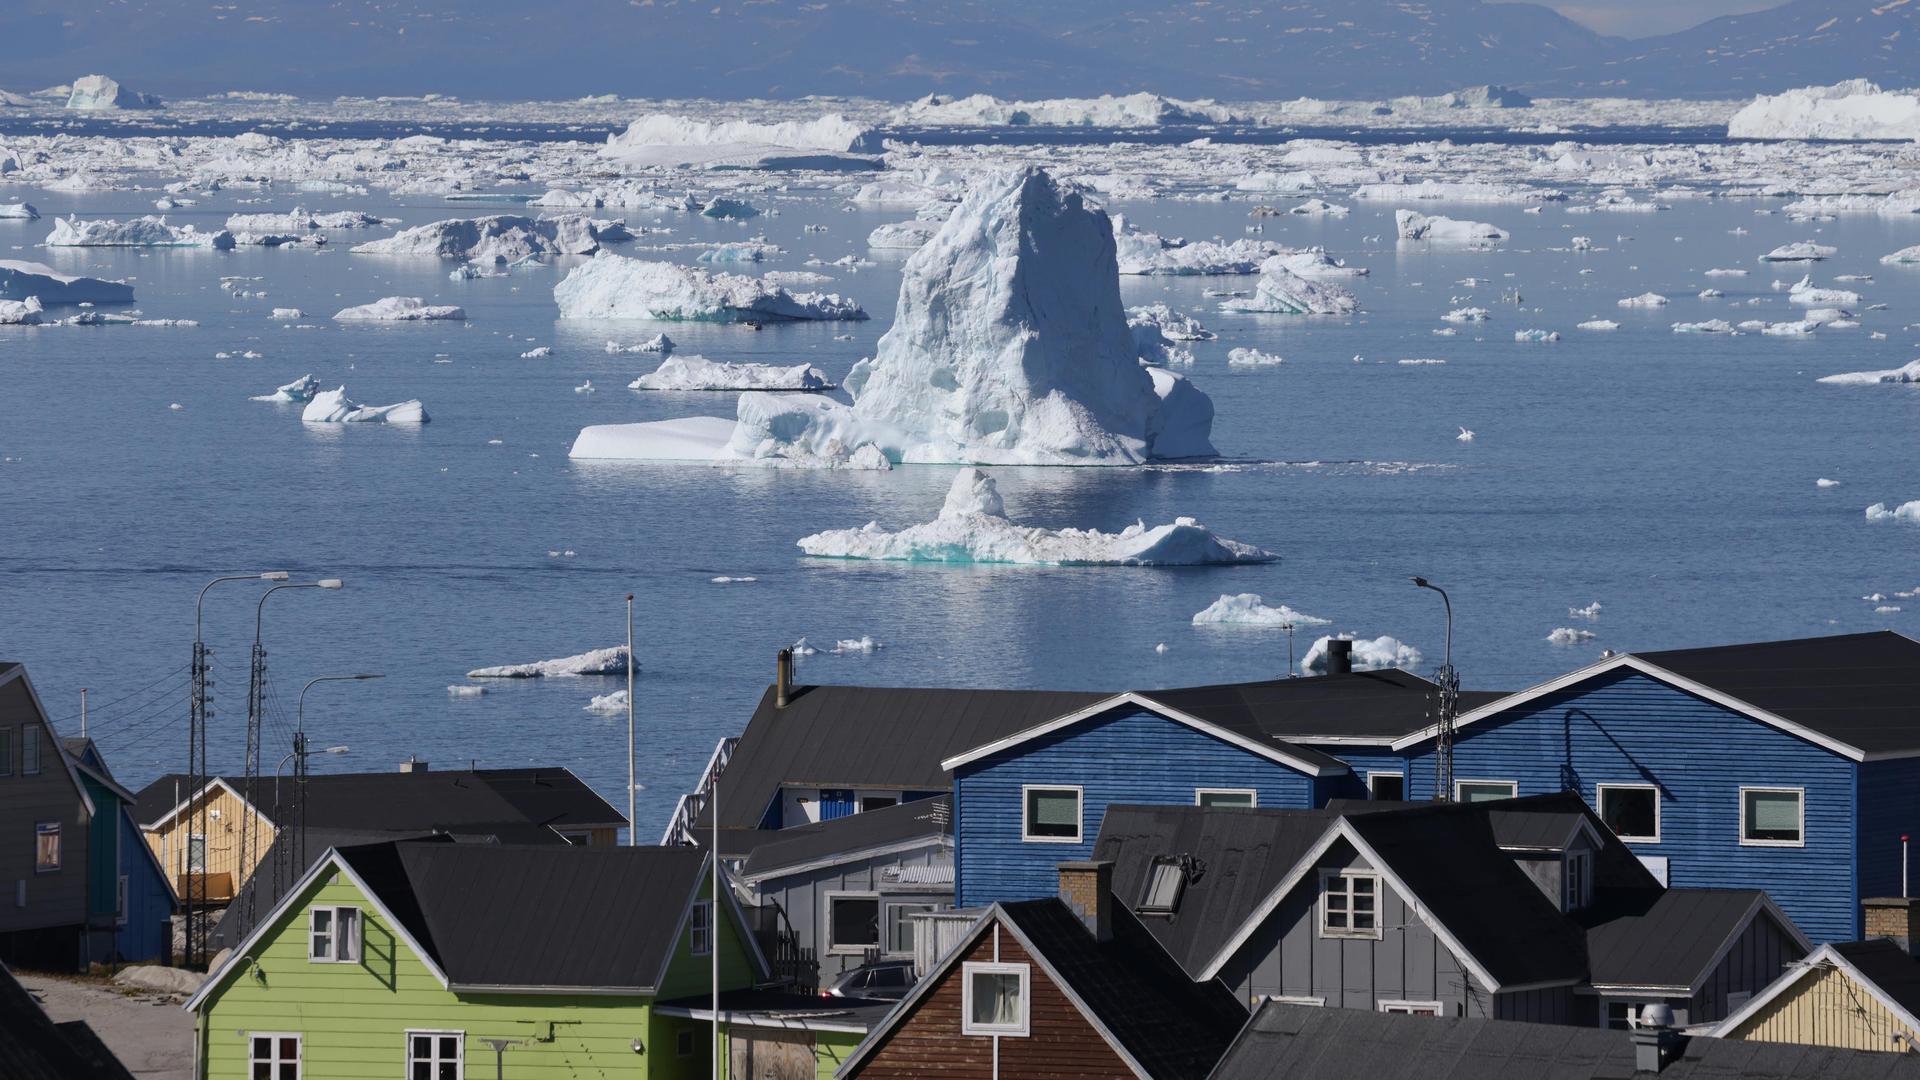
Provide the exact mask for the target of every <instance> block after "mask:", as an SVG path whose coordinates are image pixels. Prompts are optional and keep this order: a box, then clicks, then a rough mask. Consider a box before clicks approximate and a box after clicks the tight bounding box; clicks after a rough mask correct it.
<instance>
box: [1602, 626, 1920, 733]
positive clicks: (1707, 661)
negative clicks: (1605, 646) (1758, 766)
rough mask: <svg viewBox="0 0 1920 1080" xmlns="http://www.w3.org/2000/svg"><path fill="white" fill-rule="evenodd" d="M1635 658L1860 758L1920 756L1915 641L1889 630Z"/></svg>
mask: <svg viewBox="0 0 1920 1080" xmlns="http://www.w3.org/2000/svg"><path fill="white" fill-rule="evenodd" d="M1634 655H1636V656H1638V657H1640V658H1641V659H1643V660H1646V661H1647V662H1649V663H1652V664H1657V665H1659V666H1660V667H1663V668H1665V669H1667V670H1668V671H1671V672H1673V673H1674V674H1676V675H1679V676H1682V677H1684V678H1687V679H1691V680H1693V681H1694V682H1697V683H1701V684H1703V685H1705V686H1708V687H1711V688H1712V689H1714V690H1718V691H1720V692H1721V693H1723V694H1727V695H1729V696H1732V697H1736V698H1739V699H1740V700H1741V701H1744V702H1747V703H1749V704H1751V705H1755V706H1757V707H1759V708H1761V709H1765V710H1766V711H1768V712H1770V713H1773V714H1775V715H1776V716H1780V717H1782V718H1784V719H1786V720H1790V721H1792V722H1793V723H1796V724H1799V725H1800V726H1802V727H1805V728H1808V729H1811V730H1813V731H1816V732H1819V733H1820V734H1822V735H1825V736H1827V737H1828V738H1831V739H1835V740H1838V741H1840V742H1843V743H1846V744H1847V745H1849V746H1853V747H1857V748H1859V749H1860V750H1862V751H1865V752H1866V753H1869V754H1873V753H1900V752H1907V751H1920V641H1915V640H1913V639H1912V638H1909V637H1905V636H1903V635H1901V634H1896V633H1894V632H1893V631H1891V630H1878V631H1874V632H1872V633H1866V634H1838V635H1834V636H1831V637H1815V638H1798V639H1795V640H1791V641H1763V642H1756V643H1753V644H1748V645H1722V646H1718V647H1714V648H1705V649H1670V650H1664V651H1660V652H1643V653H1635V654H1634Z"/></svg>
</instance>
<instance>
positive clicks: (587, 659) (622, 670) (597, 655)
mask: <svg viewBox="0 0 1920 1080" xmlns="http://www.w3.org/2000/svg"><path fill="white" fill-rule="evenodd" d="M626 673H627V647H626V646H625V645H615V646H614V647H613V648H611V649H594V650H593V651H591V652H583V653H581V654H580V655H578V656H563V657H561V658H560V659H558V660H538V661H535V662H533V663H531V664H500V665H497V666H495V667H483V668H474V669H473V670H472V671H469V672H467V678H469V679H547V678H555V677H560V676H569V675H625V674H626Z"/></svg>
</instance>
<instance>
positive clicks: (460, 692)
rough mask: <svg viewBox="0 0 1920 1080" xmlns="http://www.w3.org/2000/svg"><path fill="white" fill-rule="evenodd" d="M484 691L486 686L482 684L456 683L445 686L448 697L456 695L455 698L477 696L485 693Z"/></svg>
mask: <svg viewBox="0 0 1920 1080" xmlns="http://www.w3.org/2000/svg"><path fill="white" fill-rule="evenodd" d="M486 692H487V688H486V687H484V686H463V685H460V684H458V683H456V684H454V685H453V686H449V687H447V696H448V697H457V698H468V697H479V696H481V695H482V694H485V693H486Z"/></svg>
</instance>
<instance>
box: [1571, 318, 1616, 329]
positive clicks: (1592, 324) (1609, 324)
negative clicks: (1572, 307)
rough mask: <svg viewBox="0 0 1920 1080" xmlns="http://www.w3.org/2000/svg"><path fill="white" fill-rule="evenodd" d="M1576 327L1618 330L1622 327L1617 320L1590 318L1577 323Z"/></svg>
mask: <svg viewBox="0 0 1920 1080" xmlns="http://www.w3.org/2000/svg"><path fill="white" fill-rule="evenodd" d="M1574 329H1575V330H1618V329H1620V324H1619V323H1617V322H1614V321H1613V320H1612V319H1588V320H1587V321H1586V322H1583V323H1578V324H1576V325H1575V326H1574Z"/></svg>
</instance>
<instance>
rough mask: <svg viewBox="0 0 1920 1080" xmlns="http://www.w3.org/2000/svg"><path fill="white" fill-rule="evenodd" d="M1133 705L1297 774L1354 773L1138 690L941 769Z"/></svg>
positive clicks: (958, 757) (957, 758)
mask: <svg viewBox="0 0 1920 1080" xmlns="http://www.w3.org/2000/svg"><path fill="white" fill-rule="evenodd" d="M1129 705H1131V706H1134V707H1136V708H1141V709H1145V710H1147V711H1148V712H1150V713H1154V714H1155V715H1157V716H1159V717H1161V718H1162V719H1165V720H1171V721H1173V722H1174V723H1176V724H1182V725H1185V726H1186V727H1189V728H1192V729H1193V730H1195V731H1198V732H1200V733H1201V734H1202V735H1210V736H1212V737H1213V738H1216V739H1219V740H1220V741H1222V742H1226V743H1231V744H1232V745H1234V746H1237V747H1239V748H1240V749H1242V750H1247V751H1250V752H1252V753H1255V754H1258V755H1259V756H1261V757H1263V758H1266V759H1268V760H1269V761H1277V762H1279V763H1280V764H1282V765H1285V766H1286V767H1288V768H1290V769H1292V770H1294V771H1295V772H1298V773H1302V774H1304V775H1307V776H1312V777H1321V776H1345V775H1347V774H1348V773H1350V772H1352V771H1353V770H1351V769H1349V768H1348V767H1347V766H1345V765H1317V764H1315V763H1313V762H1311V761H1308V760H1306V759H1305V758H1302V757H1299V756H1296V755H1294V754H1291V753H1288V750H1290V749H1292V744H1291V743H1288V742H1282V741H1280V740H1278V739H1276V740H1274V742H1273V744H1272V745H1267V744H1264V743H1259V742H1255V741H1254V740H1252V739H1249V738H1247V737H1245V736H1244V735H1240V734H1237V733H1235V732H1232V731H1228V730H1227V729H1226V728H1223V727H1220V726H1218V725H1216V724H1212V723H1209V722H1208V721H1205V720H1202V719H1200V718H1199V717H1197V716H1192V715H1189V714H1187V713H1184V712H1181V711H1180V710H1178V709H1175V708H1171V707H1169V706H1167V705H1163V704H1161V703H1160V702H1158V701H1155V700H1154V699H1153V698H1151V697H1148V696H1147V695H1145V694H1142V693H1140V692H1138V691H1135V690H1129V691H1127V692H1126V693H1123V694H1115V695H1114V696H1113V697H1110V698H1105V699H1103V700H1100V701H1096V702H1094V703H1093V704H1091V705H1088V706H1087V707H1085V708H1083V709H1079V710H1077V711H1075V712H1070V713H1067V714H1066V715H1065V716H1057V717H1055V718H1053V719H1052V720H1049V721H1047V722H1046V723H1044V724H1041V725H1039V726H1038V727H1030V728H1028V729H1026V730H1025V731H1017V732H1015V733H1013V734H1012V735H1008V736H1006V737H1004V738H1000V739H995V740H994V741H992V742H990V743H986V744H984V745H981V746H976V747H974V748H973V749H971V750H968V751H966V752H965V753H961V754H956V755H954V756H953V757H950V758H948V759H946V760H945V761H942V762H941V763H940V767H941V768H942V769H945V770H946V771H948V772H952V771H954V770H955V769H956V768H959V767H960V766H962V765H966V764H970V763H972V762H975V761H978V760H980V759H981V758H984V757H990V756H992V755H994V754H997V753H1000V752H1001V751H1003V750H1009V749H1012V748H1013V747H1016V746H1019V745H1020V744H1022V743H1025V742H1030V741H1032V740H1034V739H1037V738H1040V737H1041V736H1043V735H1051V734H1052V733H1054V732H1056V731H1060V730H1062V729H1064V728H1069V727H1072V726H1074V725H1075V724H1079V723H1081V722H1083V721H1086V720H1091V719H1093V718H1094V717H1096V716H1099V715H1101V714H1103V713H1108V712H1111V711H1113V710H1114V709H1118V708H1124V707H1126V706H1129Z"/></svg>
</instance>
